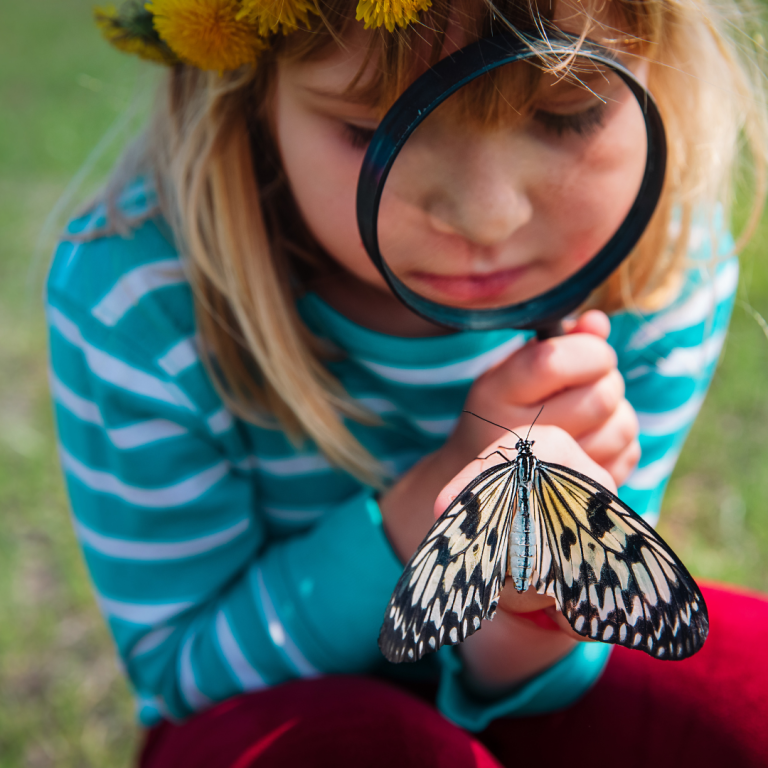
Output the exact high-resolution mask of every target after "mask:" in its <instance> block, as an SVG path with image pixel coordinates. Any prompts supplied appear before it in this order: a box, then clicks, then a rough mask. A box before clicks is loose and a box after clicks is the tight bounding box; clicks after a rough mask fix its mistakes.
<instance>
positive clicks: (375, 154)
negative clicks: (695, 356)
mask: <svg viewBox="0 0 768 768" xmlns="http://www.w3.org/2000/svg"><path fill="white" fill-rule="evenodd" d="M576 40H577V38H575V37H573V36H571V35H568V34H566V33H564V32H552V34H551V35H550V34H549V33H548V36H547V38H546V39H545V38H543V37H541V36H540V35H539V34H538V33H535V32H534V33H518V34H512V33H511V32H500V33H496V34H494V35H493V36H491V37H486V38H481V39H480V40H477V41H476V42H474V43H471V44H470V45H468V46H466V47H465V48H462V49H461V50H459V51H457V52H456V53H453V54H451V55H450V56H448V57H446V58H445V59H442V60H441V61H439V62H438V63H437V64H436V65H435V66H434V67H432V68H431V69H429V70H427V71H426V72H425V73H424V74H423V75H421V76H420V77H418V78H417V79H416V80H415V81H414V82H413V83H412V84H411V85H410V86H409V87H408V88H407V89H406V90H405V91H404V92H403V93H402V94H401V95H400V97H399V98H398V99H397V101H396V102H395V103H394V104H393V105H392V107H391V108H390V109H389V111H388V112H387V114H386V115H385V116H384V118H383V119H382V121H381V123H380V124H379V126H378V127H377V129H376V131H375V133H374V134H373V137H372V139H371V143H370V145H369V146H368V150H367V151H366V153H365V157H364V158H363V164H362V168H361V170H360V176H359V179H358V185H357V225H358V228H359V230H360V236H361V238H362V241H363V245H364V246H365V249H366V251H367V252H368V255H369V256H370V258H371V260H372V261H373V263H374V264H375V265H376V267H377V268H378V270H379V272H380V273H381V274H382V276H383V277H384V279H385V280H386V282H387V284H388V285H389V287H390V289H391V290H392V292H393V293H394V294H395V296H397V298H398V299H400V301H402V302H403V304H405V305H406V306H407V307H408V308H409V309H411V310H413V311H414V312H416V313H417V314H419V315H421V316H422V317H423V318H425V319H427V320H430V321H432V322H434V323H438V324H439V325H442V326H445V327H447V328H453V329H455V330H490V329H494V328H517V329H520V330H526V329H537V328H538V329H542V328H547V327H551V326H554V325H555V324H556V323H557V322H558V321H559V320H561V319H562V318H563V317H565V316H566V315H567V314H569V313H570V312H573V311H574V310H575V309H576V308H577V307H578V306H579V305H580V304H582V303H583V302H584V301H585V300H586V298H587V297H588V296H589V294H590V293H591V292H592V291H593V290H594V289H595V288H596V287H597V286H598V285H600V284H601V283H603V282H604V281H605V280H606V279H607V278H608V276H609V275H610V274H611V273H612V272H613V271H614V270H615V269H616V268H617V267H618V266H619V264H620V263H621V262H622V261H623V260H624V259H625V258H626V257H627V256H628V255H629V253H630V252H631V251H632V249H633V248H634V246H635V244H636V243H637V241H638V240H639V239H640V237H641V235H642V234H643V232H644V231H645V228H646V226H647V225H648V222H649V221H650V219H651V216H652V215H653V212H654V210H655V209H656V205H657V203H658V201H659V197H660V196H661V190H662V187H663V186H664V174H665V171H666V164H667V140H666V133H665V131H664V123H663V122H662V119H661V115H660V114H659V109H658V107H657V106H656V102H655V101H654V99H653V97H652V96H651V94H650V93H649V92H648V91H647V90H646V89H645V87H644V86H643V85H642V84H641V83H640V82H638V80H637V79H636V78H635V76H634V75H633V74H632V72H630V70H628V69H627V68H626V67H625V66H624V65H623V64H621V63H620V62H619V61H617V60H616V57H615V54H614V53H613V52H612V51H610V50H609V49H607V48H605V47H603V46H601V45H599V44H597V43H595V42H592V41H590V40H584V41H582V43H581V45H580V47H579V50H578V55H579V57H580V58H582V59H589V60H591V61H594V62H597V63H599V64H603V65H605V66H606V67H608V68H610V69H611V70H613V71H614V72H616V74H618V75H619V77H621V79H622V80H623V81H624V82H625V83H626V85H627V87H628V88H629V89H630V91H632V94H633V95H634V97H635V98H636V99H637V101H638V103H639V104H640V107H641V110H642V113H643V118H644V120H645V130H646V138H647V155H646V161H645V171H644V173H643V179H642V183H641V184H640V189H639V191H638V193H637V196H636V197H635V200H634V202H633V203H632V207H631V208H630V210H629V213H628V214H627V216H626V217H625V219H624V221H623V222H622V223H621V225H620V226H619V228H618V229H617V230H616V232H615V233H614V234H613V236H612V237H611V239H610V240H609V241H608V242H607V243H606V244H605V246H603V248H602V249H601V250H600V251H599V252H598V253H597V254H596V255H595V256H594V257H593V258H592V260H591V261H590V262H588V263H587V264H585V265H584V266H583V267H582V268H581V269H579V270H578V271H577V272H576V273H574V274H573V275H571V276H570V277H569V278H567V279H566V280H565V281H564V282H562V283H560V284H559V285H557V286H556V287H555V288H552V289H550V290H549V291H547V292H546V293H543V294H541V295H539V296H535V297H533V298H532V299H528V300H526V301H523V302H520V303H519V304H512V305H509V306H506V307H497V308H494V309H460V308H457V307H451V306H448V305H445V304H439V303H437V302H434V301H431V300H430V299H426V298H424V297H423V296H421V295H419V294H418V293H415V292H414V291H412V290H411V289H410V288H408V286H406V285H405V284H404V283H403V282H402V281H401V280H399V279H398V278H397V277H396V276H395V275H394V274H393V272H392V271H391V270H390V268H389V266H388V265H387V263H386V262H385V261H384V259H383V258H382V256H381V252H380V250H379V235H378V216H379V205H380V203H381V195H382V193H383V191H384V185H385V183H386V181H387V177H388V175H389V172H390V170H391V168H392V165H393V164H394V162H395V160H396V159H397V156H398V154H399V153H400V150H401V149H402V148H403V146H404V145H405V142H406V141H407V140H408V138H409V137H410V135H411V134H412V133H413V132H414V131H415V130H416V128H418V126H419V125H420V124H421V123H422V122H423V121H424V120H425V119H426V118H427V117H428V116H429V115H430V114H431V113H432V112H433V111H434V110H435V109H436V108H437V107H438V106H439V105H440V104H442V103H443V102H444V101H445V100H446V99H447V98H448V97H449V96H451V95H452V94H453V93H455V92H456V91H458V90H459V89H460V88H462V87H463V86H465V85H467V84H468V83H470V82H472V80H475V79H476V78H478V77H480V76H482V75H484V74H486V73H487V72H490V71H491V70H494V69H496V68H498V67H501V66H504V65H505V64H511V63H512V62H515V61H522V60H525V59H531V58H541V55H542V52H545V53H551V54H554V55H557V54H568V53H572V52H573V45H574V42H575V41H576Z"/></svg>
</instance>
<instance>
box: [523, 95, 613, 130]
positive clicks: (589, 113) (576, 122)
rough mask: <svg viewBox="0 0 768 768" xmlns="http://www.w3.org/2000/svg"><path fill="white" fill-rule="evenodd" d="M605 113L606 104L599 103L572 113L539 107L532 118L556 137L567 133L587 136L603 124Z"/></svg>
mask: <svg viewBox="0 0 768 768" xmlns="http://www.w3.org/2000/svg"><path fill="white" fill-rule="evenodd" d="M606 113H607V105H606V104H604V103H600V104H596V105H595V106H594V107H590V108H589V109H585V110H584V111H582V112H574V113H572V114H562V113H558V112H546V111H544V110H541V109H539V110H536V112H534V113H533V119H534V120H535V121H536V122H537V123H538V124H539V125H541V126H542V127H543V128H544V129H545V130H546V131H548V132H550V133H553V134H555V135H556V136H558V137H561V136H563V135H564V134H568V133H570V134H575V135H576V136H583V137H587V136H591V135H592V134H595V133H597V132H598V131H599V130H600V129H601V128H602V127H603V126H604V125H605V118H606Z"/></svg>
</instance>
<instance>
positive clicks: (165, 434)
mask: <svg viewBox="0 0 768 768" xmlns="http://www.w3.org/2000/svg"><path fill="white" fill-rule="evenodd" d="M122 205H123V207H124V210H125V211H126V213H128V214H129V215H135V216H137V217H138V216H142V214H148V215H149V217H148V218H147V217H145V218H144V220H143V222H142V223H141V224H137V225H136V227H135V229H134V231H133V232H132V234H131V236H130V237H128V238H122V237H120V236H117V235H114V236H104V237H97V238H95V239H92V240H89V241H87V242H73V241H71V240H67V241H64V242H62V243H61V244H60V246H59V247H58V249H57V252H56V254H55V258H54V261H53V265H52V267H51V271H50V274H49V278H48V284H47V317H48V323H49V327H50V367H51V374H50V376H51V392H52V396H53V400H54V404H55V413H56V421H57V425H58V434H59V441H60V455H61V464H62V467H63V470H64V474H65V477H66V483H67V488H68V493H69V498H70V501H71V507H72V512H73V519H74V526H75V530H76V532H77V536H78V539H79V541H80V544H81V546H82V549H83V553H84V557H85V561H86V563H87V566H88V569H89V571H90V574H91V577H92V580H93V585H94V589H95V591H96V596H97V600H98V603H99V606H100V608H101V610H102V612H103V614H104V616H105V619H106V621H107V623H108V625H109V627H110V630H111V632H112V634H113V636H114V639H115V641H116V645H117V649H118V651H119V654H120V657H121V661H122V664H123V665H124V668H125V670H126V673H127V675H128V677H129V679H130V682H131V684H132V686H133V689H134V691H135V694H136V700H137V702H138V717H139V720H140V722H141V723H142V724H144V725H151V724H153V723H156V722H157V721H158V720H160V719H161V718H168V719H173V720H179V719H183V718H186V717H188V716H189V715H190V714H192V713H193V712H195V711H198V710H201V709H204V708H206V707H208V706H210V705H211V704H212V703H214V702H218V701H221V700H224V699H226V698H228V697H231V696H234V695H237V694H239V693H242V692H244V691H253V690H257V689H259V688H262V687H265V686H271V685H276V684H278V683H281V682H284V681H287V680H290V679H295V678H299V677H313V676H317V675H323V674H337V673H383V674H390V675H400V676H402V675H403V674H426V675H434V676H436V677H437V678H438V680H439V693H438V706H440V708H441V709H442V711H443V712H444V713H446V714H447V715H448V716H449V717H451V718H452V719H453V720H454V721H456V722H458V723H460V724H461V725H464V726H465V727H468V728H482V727H484V725H485V724H487V722H489V721H490V719H492V718H493V717H498V716H502V715H509V714H532V713H536V712H543V711H549V710H552V709H556V708H559V707H563V706H566V705H567V704H569V703H571V702H572V701H574V700H575V699H576V698H578V697H579V696H581V695H582V694H583V693H584V692H585V691H586V690H587V689H588V688H589V686H590V685H592V683H594V681H595V680H596V679H597V677H598V676H599V674H600V672H601V671H602V668H603V666H604V664H605V662H606V660H607V653H608V649H609V646H607V645H603V644H600V643H595V644H591V643H581V644H579V645H578V646H577V648H576V649H575V650H574V651H573V652H572V653H571V654H569V655H568V656H567V657H566V658H565V659H563V660H561V661H560V662H558V663H557V664H556V665H554V666H553V667H552V668H550V669H549V670H547V671H545V672H544V673H543V674H541V675H539V676H538V677H536V678H535V679H534V680H532V681H529V682H527V683H525V684H524V685H522V686H521V687H519V688H518V689H516V690H515V691H513V692H512V693H510V694H509V695H508V696H506V697H503V698H502V699H500V700H498V701H494V702H477V701H475V700H473V699H472V697H471V696H470V695H469V694H468V693H466V692H465V691H464V689H463V688H462V685H461V670H460V656H459V655H458V654H457V653H455V651H454V649H442V650H441V651H440V652H439V653H438V654H434V655H433V656H432V657H430V658H428V659H427V660H425V661H424V662H422V663H420V664H417V665H408V667H409V669H408V670H407V671H405V672H404V671H403V670H401V669H400V668H395V667H394V666H393V665H390V664H388V663H387V662H385V661H384V659H383V658H382V657H381V655H380V653H379V651H378V647H377V642H376V641H377V637H378V631H379V628H380V626H381V622H382V618H383V615H384V608H385V606H386V603H387V601H388V599H389V596H390V594H391V592H392V589H393V587H394V585H395V583H396V581H397V579H398V577H399V575H400V573H401V571H402V565H401V564H400V563H399V562H398V561H397V559H396V558H395V556H394V554H393V553H392V551H391V549H390V547H389V544H388V542H387V540H386V537H385V536H384V533H383V530H382V524H381V516H380V513H379V511H378V507H377V506H376V504H375V501H374V498H373V491H372V489H371V488H368V487H365V486H364V485H362V484H361V483H360V482H359V481H357V480H356V479H354V478H353V477H351V476H350V475H349V474H347V473H345V472H343V471H340V470H338V469H336V468H334V467H333V466H331V465H330V464H329V463H328V461H327V460H326V459H325V457H324V456H323V455H322V454H321V453H320V452H319V451H318V450H317V449H316V447H314V446H313V445H311V444H307V445H304V446H303V447H301V448H297V447H295V446H294V445H292V444H291V442H290V441H289V440H288V439H287V437H286V436H285V435H284V434H283V433H282V432H280V431H277V430H269V429H263V428H259V427H255V426H253V425H251V424H248V423H246V422H244V421H242V420H240V419H238V418H237V417H235V416H234V415H233V414H232V413H230V412H229V411H228V410H227V409H226V407H225V406H224V404H223V403H222V400H221V398H220V397H219V395H218V394H217V392H216V389H215V387H214V386H213V384H212V381H211V379H210V378H209V376H208V374H207V372H206V369H205V367H204V366H203V364H202V363H201V360H200V357H199V354H198V341H197V338H196V326H195V316H194V311H193V300H192V293H191V289H190V285H189V283H188V281H187V280H186V278H185V273H184V268H183V263H182V262H181V261H180V260H179V256H178V253H177V251H176V249H175V248H174V245H173V240H172V238H171V236H170V233H169V231H168V228H167V226H166V225H165V224H164V222H163V221H162V220H161V219H159V218H158V217H154V218H153V217H152V215H151V214H152V211H153V210H154V206H155V201H154V198H153V196H152V193H151V191H149V190H147V189H145V188H144V186H142V185H141V184H140V183H137V184H135V185H133V186H132V187H131V188H130V189H129V191H128V192H127V193H126V195H125V196H124V198H123V201H122ZM105 224H106V219H105V212H104V210H103V209H102V208H96V209H95V210H93V211H92V212H91V213H90V214H88V215H86V216H85V217H83V218H80V219H78V220H77V221H74V222H73V223H72V224H71V225H70V232H71V233H80V234H83V233H87V232H88V231H90V230H93V229H95V228H101V227H103V226H104V225H105ZM722 241H723V242H722V250H723V253H725V252H726V251H727V249H728V248H730V246H731V243H730V241H729V239H728V237H727V236H723V238H722ZM691 256H692V267H691V269H690V272H689V274H688V279H687V280H686V282H685V286H684V288H683V290H682V291H681V293H680V296H679V297H678V299H677V300H676V301H675V302H674V303H673V304H672V305H671V306H669V307H668V308H667V309H665V310H663V311H661V312H658V313H656V314H652V315H648V316H645V317H640V316H638V315H635V314H630V313H621V314H616V315H614V316H613V317H612V319H611V327H612V330H611V335H610V338H609V343H610V344H611V345H612V346H613V347H614V349H615V350H616V352H617V353H618V360H619V370H620V371H621V373H622V374H623V376H624V378H625V380H626V385H627V387H626V397H627V399H628V400H629V402H630V403H631V404H632V405H633V406H634V408H635V410H636V411H637V413H638V416H639V419H640V429H641V435H640V441H641V446H642V459H641V461H640V465H639V466H638V468H637V469H636V470H635V472H634V473H633V474H632V476H631V477H630V479H629V481H628V482H627V484H626V485H625V486H624V487H623V488H621V489H620V496H621V497H622V499H623V500H624V501H626V502H627V503H628V504H630V505H631V506H632V507H633V508H634V509H635V510H637V511H638V512H639V513H641V514H643V515H645V516H646V518H648V519H650V520H651V521H655V520H656V519H657V516H658V513H659V508H660V505H661V498H662V494H663V491H664V487H665V485H666V483H667V480H668V478H669V475H670V473H671V472H672V469H673V467H674V464H675V460H676V459H677V456H678V454H679V452H680V449H681V447H682V444H683V441H684V439H685V436H686V434H687V432H688V429H689V427H690V425H691V423H692V422H693V420H694V418H695V416H696V413H697V412H698V410H699V408H700V406H701V403H702V400H703V398H704V394H705V390H706V388H707V385H708V383H709V381H710V378H711V376H712V372H713V369H714V366H715V363H716V361H717V358H718V355H719V352H720V349H721V347H722V344H723V339H724V336H725V332H726V327H727V323H728V319H729V316H730V312H731V308H732V303H733V296H734V293H735V288H736V282H737V276H738V269H737V265H736V261H735V259H730V260H724V261H723V262H722V264H720V265H719V266H718V267H717V269H716V271H714V274H710V272H711V271H712V270H708V269H707V266H708V265H709V262H710V261H711V259H710V258H709V253H708V252H707V249H706V246H705V245H704V243H703V242H702V243H700V244H698V246H697V248H692V253H691ZM299 310H300V312H301V315H302V317H303V319H304V321H305V322H306V324H307V325H308V327H309V328H310V329H311V330H312V331H313V332H314V333H315V334H316V335H318V336H320V337H323V338H326V339H328V340H330V341H331V342H333V343H334V344H335V345H336V346H337V347H338V348H340V349H341V350H342V351H343V352H344V353H345V354H344V355H343V356H341V357H340V358H339V359H337V360H334V361H332V362H331V363H329V364H328V365H329V367H330V368H331V370H332V372H333V373H334V374H335V375H336V376H337V377H338V379H339V380H340V381H341V383H342V384H343V385H344V387H345V388H346V390H347V392H348V393H349V394H350V395H351V396H352V397H353V398H355V399H356V400H358V401H359V402H361V403H363V404H364V405H365V406H366V407H367V408H369V409H370V410H372V411H374V412H376V413H377V414H379V415H380V417H381V424H380V425H378V426H364V425H360V424H357V423H350V424H349V427H350V429H351V430H352V432H353V433H354V435H355V436H356V437H357V438H358V439H359V440H360V442H361V443H362V444H363V445H364V446H365V447H366V448H367V449H368V450H369V451H371V452H372V454H373V455H375V456H376V457H378V458H379V459H380V460H382V461H383V462H384V463H385V465H386V466H388V467H389V468H390V469H391V470H392V471H393V472H394V474H395V475H398V474H401V473H403V472H405V471H406V470H407V469H408V468H410V467H411V466H412V465H413V464H415V463H416V462H417V461H418V460H419V459H420V458H421V457H423V456H425V455H426V454H428V453H430V452H433V451H435V450H436V449H437V448H439V447H440V445H441V444H442V443H443V442H444V441H445V439H446V437H447V436H448V435H449V434H450V433H451V430H452V429H453V427H454V424H455V423H456V420H457V419H458V416H459V414H460V413H461V409H462V407H463V404H464V401H465V399H466V396H467V393H468V391H469V388H470V386H471V385H472V383H473V381H474V380H475V379H476V378H477V377H478V376H479V375H480V374H482V373H483V372H484V371H486V370H488V369H489V368H490V367H491V366H493V365H494V364H496V363H497V362H499V361H500V360H502V359H504V358H505V357H507V356H508V355H510V354H511V353H512V352H514V351H515V350H516V349H518V348H520V347H521V346H522V345H523V344H524V343H525V341H526V340H527V338H528V335H527V334H525V333H521V332H518V331H512V330H500V331H484V332H466V333H456V334H452V335H449V336H440V337H435V338H419V339H412V338H397V337H393V336H386V335H383V334H380V333H376V332H373V331H370V330H368V329H365V328H362V327H360V326H357V325H355V324H354V323H352V322H351V321H350V320H348V319H347V318H345V317H343V316H342V315H340V314H339V313H338V312H336V311H335V310H333V309H332V308H331V307H330V306H328V305H327V304H325V303H324V302H323V301H322V300H321V299H320V298H319V297H317V296H316V295H313V294H310V295H307V296H304V297H303V298H302V299H300V300H299Z"/></svg>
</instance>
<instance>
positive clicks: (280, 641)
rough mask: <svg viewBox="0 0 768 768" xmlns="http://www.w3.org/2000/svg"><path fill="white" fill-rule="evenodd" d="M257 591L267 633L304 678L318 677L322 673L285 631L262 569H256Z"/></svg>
mask: <svg viewBox="0 0 768 768" xmlns="http://www.w3.org/2000/svg"><path fill="white" fill-rule="evenodd" d="M255 577H256V590H257V592H258V601H259V603H260V604H261V608H262V610H263V611H264V618H265V619H266V622H267V631H268V632H269V636H270V637H271V638H272V642H273V643H274V644H275V645H276V646H277V647H278V648H280V650H282V651H283V653H284V654H285V655H286V657H287V658H288V660H289V661H290V662H291V664H292V665H293V666H294V668H295V670H296V671H297V672H298V673H299V674H300V675H301V676H302V677H316V676H317V675H319V674H320V671H319V670H317V669H315V667H314V666H313V665H312V664H310V663H309V661H307V659H306V657H305V656H304V654H303V653H302V652H301V651H300V650H299V649H298V647H297V646H296V644H295V643H294V642H293V640H292V639H291V637H290V636H289V635H288V633H287V632H286V631H285V627H284V626H283V623H282V622H281V621H280V619H279V618H278V615H277V611H275V606H274V604H273V603H272V598H271V597H270V595H269V592H268V591H267V586H266V584H265V583H264V574H263V573H262V570H261V568H257V569H256V574H255Z"/></svg>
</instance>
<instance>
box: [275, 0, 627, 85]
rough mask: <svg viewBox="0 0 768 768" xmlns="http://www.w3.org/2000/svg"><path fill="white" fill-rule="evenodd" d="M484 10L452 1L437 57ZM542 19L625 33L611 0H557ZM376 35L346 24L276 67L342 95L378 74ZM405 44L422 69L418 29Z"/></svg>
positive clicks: (606, 33) (426, 48)
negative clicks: (307, 53) (317, 49)
mask: <svg viewBox="0 0 768 768" xmlns="http://www.w3.org/2000/svg"><path fill="white" fill-rule="evenodd" d="M520 5H521V6H524V7H526V8H527V7H528V5H529V3H528V0H521V2H520ZM531 5H533V3H531ZM547 7H549V3H547ZM487 9H488V6H487V5H486V3H485V2H483V0H462V1H460V2H458V3H454V4H453V6H452V9H451V11H450V14H449V17H448V23H447V26H446V30H445V37H444V39H443V41H442V44H441V50H440V53H439V56H438V58H440V59H442V58H445V57H446V56H449V55H450V54H451V53H453V52H454V51H456V50H458V49H460V48H463V47H464V46H465V45H467V44H468V43H469V42H470V41H471V38H470V35H469V34H468V33H467V31H466V19H468V18H474V17H475V16H476V15H478V14H482V13H483V12H487ZM462 21H464V23H462ZM547 23H548V24H551V25H553V26H555V27H557V28H558V29H560V30H562V31H564V32H568V33H571V34H574V35H586V36H588V37H589V38H590V39H592V40H595V41H599V42H604V43H605V44H608V45H611V44H615V42H616V41H617V40H621V38H622V37H623V36H624V35H625V33H626V30H625V24H623V23H622V19H621V14H620V13H619V11H618V10H617V8H616V6H615V4H614V3H613V2H611V0H583V1H581V2H580V1H579V0H559V1H558V2H556V3H555V4H554V8H553V9H552V12H551V18H550V21H549V22H547ZM376 33H377V31H374V30H366V29H364V27H363V24H362V23H360V22H355V23H350V24H348V25H347V29H346V30H345V32H344V34H343V36H342V38H341V40H340V41H339V42H338V43H333V44H331V45H330V46H328V47H327V48H326V49H325V50H323V52H322V54H321V55H320V56H316V57H313V58H312V60H310V61H291V62H290V63H288V64H286V65H284V66H283V67H282V68H283V69H287V70H289V71H290V73H291V75H292V77H295V78H298V79H299V81H300V84H301V85H302V86H303V87H306V88H309V89H313V90H317V91H321V92H328V94H329V95H333V94H344V93H345V92H346V90H347V89H348V86H349V84H350V83H351V82H353V81H356V82H359V83H360V84H361V85H363V86H364V85H365V84H366V82H369V81H371V80H372V79H374V78H376V76H377V75H379V76H380V75H381V73H380V71H378V70H379V69H380V67H381V60H380V59H378V58H377V57H376V56H371V55H370V53H371V49H372V48H374V49H375V48H376V37H375V35H376ZM409 47H410V48H411V57H410V58H411V59H412V60H413V62H414V69H415V70H421V71H423V70H425V69H427V67H428V62H430V60H434V52H433V50H432V47H431V46H430V44H429V43H428V42H426V41H425V39H424V38H423V37H422V36H421V35H419V34H418V31H417V32H416V33H415V34H414V35H413V36H412V42H411V44H410V46H409ZM361 73H362V75H361ZM415 74H419V72H418V71H416V72H415ZM345 95H349V94H345Z"/></svg>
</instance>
